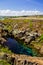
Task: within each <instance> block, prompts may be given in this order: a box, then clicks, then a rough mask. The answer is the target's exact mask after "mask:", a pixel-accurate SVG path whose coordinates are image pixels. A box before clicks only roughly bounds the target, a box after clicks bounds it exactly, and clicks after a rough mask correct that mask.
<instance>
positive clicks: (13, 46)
mask: <svg viewBox="0 0 43 65" xmlns="http://www.w3.org/2000/svg"><path fill="white" fill-rule="evenodd" d="M5 44H6V46H7V47H8V48H9V49H10V50H11V51H12V52H14V53H16V54H25V55H30V56H33V53H32V49H30V48H25V47H24V46H23V45H21V44H20V43H18V42H17V41H16V40H14V39H11V38H8V39H7V42H6V43H5Z"/></svg>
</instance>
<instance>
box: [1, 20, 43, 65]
mask: <svg viewBox="0 0 43 65" xmlns="http://www.w3.org/2000/svg"><path fill="white" fill-rule="evenodd" d="M5 21H6V22H5ZM9 38H10V39H9ZM12 39H13V43H12V41H11V40H12ZM9 40H10V41H9ZM14 40H16V41H17V42H16V41H15V43H14ZM6 42H7V43H6ZM14 44H15V45H14ZM19 44H20V45H19ZM0 45H1V46H2V47H4V48H6V45H7V47H8V48H9V49H10V50H12V49H11V48H13V47H14V48H13V50H15V51H17V52H18V51H19V50H20V51H19V53H16V54H15V51H14V55H13V54H12V55H13V56H14V57H13V61H11V65H19V64H20V65H43V62H42V61H43V20H29V19H25V20H24V19H23V20H21V19H20V20H18V19H17V20H16V19H15V20H14V19H6V20H3V21H0ZM12 45H13V46H12ZM18 46H19V47H18ZM21 48H22V49H21ZM13 50H12V51H13ZM21 51H22V52H21ZM6 55H7V54H6ZM12 55H11V56H12ZM2 56H3V55H2ZM31 56H34V57H31ZM36 56H37V57H36ZM7 57H8V56H7ZM9 57H10V56H9ZM41 57H42V58H41ZM16 58H17V59H16ZM24 58H25V59H24ZM31 60H33V61H31ZM12 62H13V63H12Z"/></svg>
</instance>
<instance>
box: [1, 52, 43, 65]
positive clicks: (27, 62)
mask: <svg viewBox="0 0 43 65" xmlns="http://www.w3.org/2000/svg"><path fill="white" fill-rule="evenodd" d="M0 59H1V60H2V59H3V60H7V62H8V63H9V64H10V65H43V58H40V57H30V56H27V55H16V54H12V55H9V54H4V53H3V54H0Z"/></svg>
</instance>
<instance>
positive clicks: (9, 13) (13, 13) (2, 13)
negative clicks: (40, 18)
mask: <svg viewBox="0 0 43 65" xmlns="http://www.w3.org/2000/svg"><path fill="white" fill-rule="evenodd" d="M23 15H43V12H40V11H37V10H35V11H25V10H22V11H12V10H0V16H23Z"/></svg>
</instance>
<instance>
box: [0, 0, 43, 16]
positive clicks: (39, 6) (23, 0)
mask: <svg viewBox="0 0 43 65" xmlns="http://www.w3.org/2000/svg"><path fill="white" fill-rule="evenodd" d="M33 13H34V15H35V14H43V0H0V15H10V16H11V15H31V14H32V15H33Z"/></svg>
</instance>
